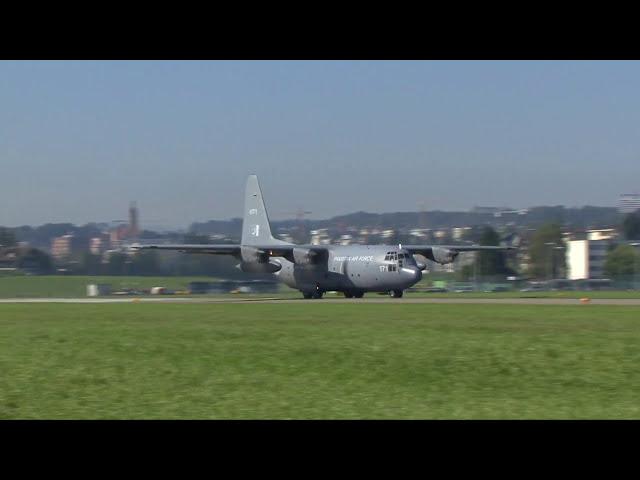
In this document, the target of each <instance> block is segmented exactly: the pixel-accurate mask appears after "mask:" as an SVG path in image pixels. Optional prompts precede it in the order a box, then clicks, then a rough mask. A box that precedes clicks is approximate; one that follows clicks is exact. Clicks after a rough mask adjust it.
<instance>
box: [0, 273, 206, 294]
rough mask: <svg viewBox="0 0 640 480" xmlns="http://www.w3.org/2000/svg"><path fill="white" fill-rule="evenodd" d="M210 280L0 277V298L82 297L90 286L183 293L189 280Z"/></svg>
mask: <svg viewBox="0 0 640 480" xmlns="http://www.w3.org/2000/svg"><path fill="white" fill-rule="evenodd" d="M214 280H215V279H212V278H210V277H126V276H122V277H120V276H84V275H68V276H67V275H42V276H38V275H33V276H0V298H20V297H22V298H32V297H48V298H51V297H86V295H87V285H88V284H90V283H108V284H110V285H111V288H112V290H113V291H116V290H119V289H123V288H132V289H149V288H151V287H167V288H169V289H172V290H186V289H187V287H188V285H189V282H192V281H209V282H210V281H214Z"/></svg>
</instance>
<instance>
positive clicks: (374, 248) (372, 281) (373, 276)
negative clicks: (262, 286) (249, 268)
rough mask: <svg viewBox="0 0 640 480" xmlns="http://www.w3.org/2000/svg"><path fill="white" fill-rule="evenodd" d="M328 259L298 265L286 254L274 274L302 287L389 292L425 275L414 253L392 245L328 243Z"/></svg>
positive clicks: (401, 288) (298, 287)
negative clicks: (342, 244) (316, 262)
mask: <svg viewBox="0 0 640 480" xmlns="http://www.w3.org/2000/svg"><path fill="white" fill-rule="evenodd" d="M327 249H328V258H327V260H326V262H322V263H319V264H311V265H298V264H295V263H293V262H290V261H289V260H287V259H285V258H283V257H276V258H273V261H275V262H278V263H280V264H281V265H282V269H281V270H280V271H278V272H276V273H275V274H274V275H275V276H276V277H277V278H278V279H279V280H280V281H282V282H284V283H285V284H286V285H288V286H289V287H291V288H295V289H297V290H300V291H303V292H305V291H316V290H320V291H340V292H388V291H392V290H404V289H406V288H409V287H411V286H412V285H414V284H415V283H417V282H419V281H420V280H421V279H422V271H421V269H420V268H419V266H418V265H417V264H416V261H415V260H414V258H413V256H412V255H411V254H410V253H408V252H406V251H405V250H403V249H402V248H399V247H398V246H389V245H349V246H340V245H335V246H327Z"/></svg>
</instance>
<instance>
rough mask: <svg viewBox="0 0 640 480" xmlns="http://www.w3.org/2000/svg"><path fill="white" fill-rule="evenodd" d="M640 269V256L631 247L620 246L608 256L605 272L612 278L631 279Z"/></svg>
mask: <svg viewBox="0 0 640 480" xmlns="http://www.w3.org/2000/svg"><path fill="white" fill-rule="evenodd" d="M639 269H640V256H639V255H638V254H637V253H636V251H635V249H634V248H633V247H632V246H631V245H618V246H617V247H616V248H614V249H613V250H611V251H610V252H609V253H608V254H607V258H606V260H605V263H604V272H605V274H606V275H607V276H608V277H610V278H616V279H620V278H624V277H627V278H630V277H631V276H633V275H635V273H636V271H638V270H639Z"/></svg>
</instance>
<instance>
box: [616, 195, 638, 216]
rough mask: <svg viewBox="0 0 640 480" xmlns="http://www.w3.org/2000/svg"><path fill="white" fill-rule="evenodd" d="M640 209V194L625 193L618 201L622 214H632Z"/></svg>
mask: <svg viewBox="0 0 640 480" xmlns="http://www.w3.org/2000/svg"><path fill="white" fill-rule="evenodd" d="M638 209H640V193H623V194H622V195H620V198H619V199H618V211H619V212H620V213H632V212H635V211H636V210H638Z"/></svg>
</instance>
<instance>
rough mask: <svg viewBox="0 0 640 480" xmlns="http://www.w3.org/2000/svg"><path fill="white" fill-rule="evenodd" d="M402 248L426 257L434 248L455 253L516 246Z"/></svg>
mask: <svg viewBox="0 0 640 480" xmlns="http://www.w3.org/2000/svg"><path fill="white" fill-rule="evenodd" d="M402 248H404V249H406V250H408V251H409V252H411V253H417V254H420V255H424V256H425V257H427V256H428V255H429V254H432V252H433V250H434V249H436V250H438V249H442V250H450V251H452V252H456V253H461V252H477V251H480V250H499V251H502V250H517V248H516V247H506V246H493V245H402Z"/></svg>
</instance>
